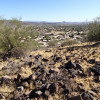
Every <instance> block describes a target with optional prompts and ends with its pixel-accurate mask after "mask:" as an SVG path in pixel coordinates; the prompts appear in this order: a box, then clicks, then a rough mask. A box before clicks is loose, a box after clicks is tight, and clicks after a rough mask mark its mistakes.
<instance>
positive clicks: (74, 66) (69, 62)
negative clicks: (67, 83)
mask: <svg viewBox="0 0 100 100" xmlns="http://www.w3.org/2000/svg"><path fill="white" fill-rule="evenodd" d="M65 68H66V69H72V68H76V64H75V63H73V62H72V61H71V60H70V61H68V63H66V64H65Z"/></svg>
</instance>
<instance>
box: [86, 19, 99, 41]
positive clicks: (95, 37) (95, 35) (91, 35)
mask: <svg viewBox="0 0 100 100" xmlns="http://www.w3.org/2000/svg"><path fill="white" fill-rule="evenodd" d="M87 40H88V41H100V19H96V20H95V21H94V22H92V23H91V24H89V27H88V33H87Z"/></svg>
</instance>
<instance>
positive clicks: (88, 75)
mask: <svg viewBox="0 0 100 100" xmlns="http://www.w3.org/2000/svg"><path fill="white" fill-rule="evenodd" d="M82 49H83V48H82ZM85 50H86V51H87V55H88V52H89V49H88V48H87V47H86V48H85ZM62 51H63V53H62ZM76 51H78V49H77V50H76ZM76 51H75V49H72V48H70V49H69V48H68V49H67V50H66V49H64V50H63V49H57V50H56V51H55V52H56V53H52V54H51V56H50V52H52V50H50V51H49V52H47V50H46V51H45V54H44V55H46V53H47V54H48V55H47V56H43V55H42V54H41V53H36V51H35V53H36V54H31V55H29V56H28V57H24V58H23V59H20V60H19V62H18V61H9V62H8V63H7V64H6V65H5V66H4V67H2V69H1V71H3V72H5V73H6V74H5V75H2V77H1V78H0V85H1V87H5V86H7V87H9V88H10V91H7V92H5V91H3V92H1V90H0V99H2V98H3V99H7V100H42V99H44V100H99V99H100V85H99V82H100V61H97V60H96V59H94V58H92V59H90V58H89V56H91V55H95V54H96V49H95V52H94V53H93V51H94V49H93V50H91V51H92V53H91V54H89V55H88V57H87V58H86V57H85V53H82V52H81V55H80V54H78V52H77V53H76ZM79 51H80V50H79ZM86 51H85V52H86ZM60 52H61V53H60ZM69 54H70V55H69ZM48 56H49V57H48ZM83 62H85V64H87V67H84V66H85V65H83ZM88 66H91V67H88ZM29 69H30V71H31V72H30V73H29ZM27 74H28V75H27Z"/></svg>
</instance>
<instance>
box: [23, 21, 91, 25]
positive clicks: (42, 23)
mask: <svg viewBox="0 0 100 100" xmlns="http://www.w3.org/2000/svg"><path fill="white" fill-rule="evenodd" d="M23 23H24V24H25V25H33V24H34V25H84V24H89V23H90V22H65V21H63V22H46V21H23Z"/></svg>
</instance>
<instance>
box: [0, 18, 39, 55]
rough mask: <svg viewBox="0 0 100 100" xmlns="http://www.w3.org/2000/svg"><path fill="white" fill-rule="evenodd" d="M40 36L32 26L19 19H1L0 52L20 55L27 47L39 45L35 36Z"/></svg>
mask: <svg viewBox="0 0 100 100" xmlns="http://www.w3.org/2000/svg"><path fill="white" fill-rule="evenodd" d="M36 35H37V36H38V32H36V31H34V30H33V29H32V27H31V26H28V27H26V26H23V25H22V22H21V21H20V20H19V19H12V20H9V21H8V20H4V19H1V20H0V52H1V53H2V54H4V55H5V54H9V55H14V56H16V55H17V56H18V55H19V56H20V54H23V52H25V51H26V50H27V49H30V48H32V47H34V48H36V47H37V46H39V44H38V42H37V41H35V40H34V39H33V38H34V37H35V36H36Z"/></svg>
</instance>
